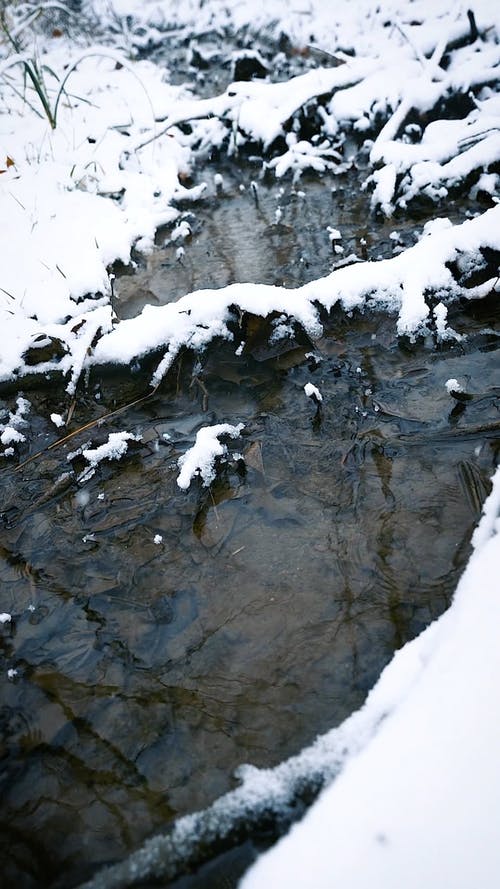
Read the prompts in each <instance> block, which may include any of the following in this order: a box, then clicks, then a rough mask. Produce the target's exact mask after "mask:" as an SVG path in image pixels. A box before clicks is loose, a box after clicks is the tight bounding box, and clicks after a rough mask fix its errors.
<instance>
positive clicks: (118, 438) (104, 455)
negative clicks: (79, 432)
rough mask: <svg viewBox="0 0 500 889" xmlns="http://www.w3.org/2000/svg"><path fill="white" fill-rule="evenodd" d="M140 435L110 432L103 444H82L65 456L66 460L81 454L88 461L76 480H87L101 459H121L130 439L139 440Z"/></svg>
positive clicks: (81, 481)
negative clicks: (96, 445)
mask: <svg viewBox="0 0 500 889" xmlns="http://www.w3.org/2000/svg"><path fill="white" fill-rule="evenodd" d="M140 440H141V436H140V435H134V434H133V433H132V432H126V431H124V432H110V433H109V435H108V440H107V441H106V442H104V444H102V445H99V446H98V447H96V448H90V447H88V446H84V447H82V448H79V449H78V450H77V451H74V452H72V453H70V454H68V456H67V460H68V461H72V460H74V458H75V457H77V456H79V455H81V456H82V457H83V458H84V459H85V460H86V461H87V463H88V466H87V467H86V468H85V469H84V470H83V471H82V472H81V473H80V474H79V476H78V479H77V480H78V482H80V483H83V482H86V481H88V480H89V479H90V478H92V476H93V475H94V473H95V471H96V469H97V467H98V465H99V463H102V461H103V460H121V459H122V457H123V456H125V454H126V453H127V451H128V446H129V445H128V443H129V442H130V441H140Z"/></svg>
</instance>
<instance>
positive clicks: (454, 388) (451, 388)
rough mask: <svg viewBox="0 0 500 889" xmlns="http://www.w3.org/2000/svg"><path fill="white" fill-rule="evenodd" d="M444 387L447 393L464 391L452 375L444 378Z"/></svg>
mask: <svg viewBox="0 0 500 889" xmlns="http://www.w3.org/2000/svg"><path fill="white" fill-rule="evenodd" d="M445 387H446V391H447V392H448V395H451V394H452V393H453V392H463V391H464V389H463V386H461V385H460V383H459V382H458V380H456V379H455V378H454V377H453V378H450V379H449V380H446V383H445Z"/></svg>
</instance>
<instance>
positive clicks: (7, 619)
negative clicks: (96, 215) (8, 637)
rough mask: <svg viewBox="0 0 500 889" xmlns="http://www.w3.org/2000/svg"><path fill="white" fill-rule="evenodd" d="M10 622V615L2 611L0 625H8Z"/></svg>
mask: <svg viewBox="0 0 500 889" xmlns="http://www.w3.org/2000/svg"><path fill="white" fill-rule="evenodd" d="M11 620H12V615H11V614H9V613H8V612H7V611H2V613H1V614H0V624H7V623H10V622H11Z"/></svg>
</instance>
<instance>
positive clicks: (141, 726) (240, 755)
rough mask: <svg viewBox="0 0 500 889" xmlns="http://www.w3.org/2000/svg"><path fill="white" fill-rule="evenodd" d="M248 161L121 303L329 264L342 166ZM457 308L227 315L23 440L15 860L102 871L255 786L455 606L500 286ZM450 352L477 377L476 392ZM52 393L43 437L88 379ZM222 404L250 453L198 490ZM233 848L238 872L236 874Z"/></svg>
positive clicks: (124, 282)
mask: <svg viewBox="0 0 500 889" xmlns="http://www.w3.org/2000/svg"><path fill="white" fill-rule="evenodd" d="M329 182H330V180H329ZM239 184H242V185H244V191H243V190H241V189H240V188H239ZM239 184H238V182H237V181H233V182H229V183H226V184H225V189H226V191H225V193H224V194H223V195H220V196H216V195H215V193H213V194H211V195H209V196H208V197H207V202H208V209H209V210H210V211H211V212H210V213H207V214H206V216H207V217H210V218H209V220H208V219H205V221H200V220H202V217H203V214H202V213H201V212H200V210H199V208H198V209H196V210H194V211H193V212H194V218H193V219H192V220H191V223H192V231H193V234H192V236H191V239H190V241H189V240H187V241H186V242H185V252H184V256H182V255H181V257H180V258H179V257H178V256H177V255H176V251H177V249H178V247H179V246H180V244H179V243H177V242H176V243H174V244H167V246H166V247H165V248H163V249H159V250H158V252H157V253H155V254H154V256H153V257H151V258H150V260H149V261H148V263H147V264H146V265H145V266H144V268H143V269H142V270H139V273H138V275H137V277H136V278H132V277H122V278H120V279H119V280H118V281H117V287H116V301H117V311H118V312H119V313H120V314H121V315H122V317H125V316H126V315H127V314H133V313H135V312H136V311H137V310H138V308H140V305H141V304H142V302H147V301H152V299H157V300H158V301H159V302H165V301H168V300H169V299H173V298H176V297H177V296H178V295H179V294H180V293H181V292H186V291H189V290H192V289H193V288H194V287H197V286H201V285H202V284H203V285H204V286H214V285H222V284H225V283H228V282H229V281H230V280H235V279H237V278H241V279H244V278H248V279H250V280H251V279H253V280H261V281H264V282H269V283H282V282H283V281H284V282H285V283H286V284H287V285H292V284H297V283H301V282H302V281H305V280H309V279H311V278H314V277H317V276H318V275H319V274H325V273H327V272H328V271H329V268H330V266H331V263H332V245H331V243H330V240H329V238H328V234H326V235H325V227H326V225H327V224H331V222H332V209H331V201H332V197H331V182H330V184H329V185H328V186H326V185H325V184H324V181H323V184H322V185H321V183H320V184H319V185H318V183H316V185H313V184H312V183H309V185H308V186H307V180H306V185H302V184H301V186H300V187H301V188H303V190H304V194H299V193H298V191H299V190H300V189H299V188H298V189H295V190H294V189H291V187H290V185H289V184H288V186H287V187H286V188H285V189H284V191H283V193H282V194H279V193H278V190H277V188H276V186H274V188H273V189H270V188H269V189H267V190H266V186H265V184H262V183H261V184H260V185H259V189H258V200H257V201H256V200H255V195H254V193H253V191H252V190H251V189H250V184H249V176H247V178H246V179H245V181H242V182H240V183H239ZM306 186H307V187H306ZM320 186H321V187H322V188H323V192H322V196H321V199H320V196H319V195H320V192H319V188H320ZM335 187H336V188H339V189H341V188H342V185H341V183H340V182H339V183H335ZM325 189H326V190H325ZM224 201H225V202H226V203H225V207H224V208H222V203H223V202H224ZM339 206H340V205H339ZM364 206H366V205H364ZM346 207H347V209H346V211H345V213H346V214H347V215H346V216H345V217H344V218H342V212H343V211H342V208H340V210H338V216H339V220H338V223H337V222H335V224H336V225H337V224H338V227H339V228H340V229H343V231H344V233H345V234H344V241H343V242H342V243H343V244H344V245H345V253H346V254H348V253H349V252H350V251H351V250H353V249H354V248H355V246H356V244H358V247H359V240H360V238H362V237H365V238H367V240H368V249H371V247H370V244H371V243H372V244H373V255H376V254H377V252H380V251H383V252H385V253H388V252H390V251H392V249H393V246H394V240H395V239H394V238H393V239H392V240H391V238H390V236H389V235H390V232H391V231H392V229H393V228H397V224H396V223H394V224H392V225H391V226H389V224H388V223H385V224H383V225H382V224H381V225H380V226H379V230H378V232H377V231H376V230H375V234H374V231H373V229H372V235H371V241H370V239H369V238H368V237H367V232H366V228H363V226H366V218H365V219H364V220H363V212H362V205H361V204H360V205H359V206H358V208H357V209H356V207H355V206H354V209H353V206H352V205H347V203H346ZM278 208H279V209H280V213H278V214H277V211H278ZM212 211H213V212H212ZM313 211H314V212H313ZM308 213H309V214H310V215H309V225H308V224H307V214H308ZM228 214H229V217H228ZM276 214H277V215H276ZM280 214H281V215H280ZM321 214H324V219H323V217H322V215H321ZM299 215H300V219H299ZM365 215H366V214H365ZM223 216H224V219H225V222H224V225H223V223H222V217H223ZM313 216H314V219H315V223H314V225H313V223H312V219H313ZM203 218H205V217H203ZM228 218H229V222H228ZM259 218H260V223H259ZM301 220H303V222H301ZM304 220H305V221H304ZM188 221H189V220H188ZM302 224H303V225H304V230H305V231H307V236H303V233H299V226H300V225H302ZM259 226H260V227H259ZM314 226H316V228H315V227H314ZM406 228H407V229H408V224H407V225H406ZM197 231H198V235H197ZM249 233H250V234H251V237H250V236H249ZM166 236H167V235H165V237H166ZM273 239H274V240H273ZM349 239H350V240H349ZM384 245H385V246H384ZM336 256H337V258H340V257H341V254H340V252H339V253H337V254H336ZM203 257H205V262H204V263H203ZM224 257H225V258H224ZM231 257H232V258H231ZM234 257H238V264H237V265H235V262H236V260H235V258H234ZM240 262H241V264H240ZM259 269H260V271H259ZM151 294H152V295H153V296H151ZM449 321H450V324H451V325H452V326H456V327H457V329H459V330H460V331H461V332H463V333H467V334H468V336H467V339H466V340H464V341H462V342H459V343H455V344H453V345H451V346H445V347H440V348H437V347H436V346H435V344H434V343H433V342H431V341H430V340H429V341H428V342H424V341H422V340H419V341H418V342H417V343H416V344H415V345H412V344H409V343H408V342H406V341H402V340H401V341H398V340H397V338H396V336H395V323H394V319H391V318H387V317H385V316H380V315H371V314H366V315H365V316H361V315H358V316H356V317H353V318H347V317H346V316H345V315H344V314H342V313H341V312H338V313H334V317H333V318H332V319H331V323H330V324H329V328H328V333H327V334H326V335H325V337H324V338H323V339H322V340H321V341H320V342H319V343H316V344H314V347H313V348H311V345H310V344H308V343H307V342H305V341H299V340H300V338H299V340H298V341H297V342H293V343H291V344H290V348H285V349H283V348H282V347H280V349H277V350H275V351H273V348H272V347H269V346H268V345H267V341H266V338H265V336H264V332H263V329H262V325H260V324H258V323H254V325H253V327H252V326H250V327H249V337H248V340H247V342H248V353H247V354H246V355H243V356H241V357H238V356H235V354H234V346H233V347H231V345H230V344H227V343H226V344H223V345H214V346H212V347H211V348H210V350H209V351H208V352H207V353H206V355H204V356H203V358H202V359H201V361H200V362H197V361H195V360H194V359H193V358H192V357H188V356H186V357H184V359H183V361H182V363H181V364H180V365H178V366H177V369H176V370H175V371H174V372H173V373H172V374H171V375H170V377H169V380H168V383H167V384H164V385H163V386H162V387H161V388H160V389H159V390H158V392H156V393H155V394H154V395H152V396H151V397H150V398H149V399H147V400H144V401H142V402H140V403H139V404H136V405H135V406H132V407H130V408H128V409H126V410H125V411H123V412H122V413H121V414H119V415H115V416H114V417H112V418H110V419H108V420H107V421H105V422H104V423H103V425H102V426H101V427H100V428H96V427H93V428H90V429H88V430H87V431H86V432H85V431H82V432H81V433H80V434H79V435H77V436H75V437H74V438H72V439H71V440H70V441H69V442H67V443H66V444H63V445H60V446H59V447H57V448H54V449H52V450H50V451H45V452H44V453H42V454H40V456H38V457H37V458H36V459H35V460H33V461H32V462H31V463H28V464H27V465H25V466H24V467H23V468H21V469H20V470H19V471H18V472H15V471H14V470H13V468H10V467H7V466H6V467H5V469H4V470H3V472H2V475H1V481H2V514H1V520H2V538H1V546H0V557H1V560H0V580H1V583H2V586H3V589H4V595H3V605H2V607H3V608H5V610H6V611H8V612H10V613H11V614H12V620H11V621H10V622H6V623H5V624H3V625H2V626H1V627H0V633H1V641H2V671H3V675H4V677H6V675H7V671H8V670H14V671H16V672H15V673H11V674H10V676H11V678H10V679H9V680H7V679H5V681H4V682H3V689H2V691H3V694H2V698H3V702H2V709H1V724H2V786H1V795H2V801H3V806H2V808H3V823H2V845H3V857H2V861H1V866H2V871H3V873H4V875H5V881H6V884H8V885H16V886H18V887H19V889H31V887H33V889H34V887H37V889H40V887H49V886H50V887H65V889H66V887H69V886H72V885H76V884H77V883H78V882H80V881H81V880H83V879H84V878H85V877H87V876H89V875H90V874H91V873H92V872H93V871H94V870H95V869H96V868H97V867H99V866H100V865H102V864H104V863H107V862H111V861H114V860H117V859H120V858H122V857H123V856H124V855H126V854H127V852H129V851H130V850H131V849H134V848H136V846H137V845H138V844H139V843H140V842H141V841H142V840H143V839H144V838H145V837H147V836H149V835H152V834H153V833H155V832H157V831H158V830H160V829H163V828H164V827H165V826H166V825H167V824H168V823H169V822H170V821H171V820H172V819H174V818H175V817H176V816H178V815H180V814H184V813H186V812H189V811H193V810H196V809H198V808H201V807H204V806H206V805H207V804H209V803H210V802H211V801H213V800H214V799H215V798H216V797H218V796H219V795H220V794H222V793H224V792H225V791H226V790H228V789H229V788H230V787H231V786H234V781H233V779H232V771H233V769H234V768H235V767H236V766H238V765H239V764H241V763H243V762H251V763H253V764H255V765H258V766H267V765H274V764H276V763H278V762H280V761H281V760H283V759H284V758H286V757H287V756H289V755H291V754H293V753H295V752H297V751H298V750H299V749H300V748H301V747H302V746H303V745H305V744H308V743H310V742H311V741H312V740H313V739H314V737H315V736H316V735H317V734H318V733H320V732H323V731H325V730H326V729H329V728H331V727H332V726H334V725H336V724H338V723H340V722H341V721H342V720H343V719H344V718H345V717H346V716H347V715H348V714H349V713H351V712H352V711H353V710H354V709H355V708H357V707H358V706H359V705H360V704H361V703H362V701H363V700H364V698H365V696H366V693H367V692H368V690H369V689H370V688H371V686H372V685H373V684H374V682H375V680H376V679H377V677H378V676H379V674H380V671H381V669H382V668H383V666H384V665H385V664H386V663H387V662H388V661H389V659H390V658H391V655H392V653H393V651H394V650H395V649H396V648H398V647H400V646H401V645H403V644H404V642H406V641H407V640H408V639H410V638H412V637H414V636H415V635H416V634H418V633H419V632H420V631H421V630H422V629H423V628H424V627H425V626H426V625H427V624H428V623H429V622H430V621H431V620H433V619H434V618H436V617H437V616H438V615H439V614H440V613H442V612H443V611H444V610H445V608H446V607H447V605H448V604H449V601H450V596H451V594H452V591H453V589H454V587H455V586H456V583H457V580H458V578H459V576H460V573H461V572H462V570H463V568H464V566H465V564H466V561H467V558H468V555H469V551H470V550H469V539H470V535H471V531H472V529H473V527H474V524H475V522H476V521H477V519H478V516H479V514H480V509H481V504H482V502H483V500H484V497H485V495H486V493H487V491H488V478H489V477H490V476H491V474H492V471H493V468H494V464H495V449H498V441H499V420H498V388H495V384H496V383H498V360H496V361H495V355H494V354H493V351H494V349H495V348H496V346H497V342H498V340H497V334H496V333H495V324H496V323H497V320H496V312H495V306H494V304H493V303H491V304H490V303H489V302H488V300H485V301H483V302H482V303H476V304H475V305H469V306H467V307H465V308H461V307H459V306H457V307H456V308H455V309H454V310H450V315H449ZM309 353H312V354H309ZM497 354H498V353H497ZM450 378H456V379H457V380H459V382H460V383H461V384H462V386H463V387H464V389H465V390H466V393H467V394H470V395H471V396H472V397H471V398H470V399H468V400H464V401H458V400H456V399H455V398H453V396H451V395H450V394H449V393H448V391H447V389H446V385H445V384H446V382H447V380H449V379H450ZM147 380H148V377H147V375H145V374H141V372H137V373H135V374H132V375H131V377H130V378H129V379H128V380H127V379H125V378H124V376H123V374H122V375H119V374H117V375H116V376H113V375H110V376H108V377H107V378H106V379H104V380H102V379H100V380H97V379H93V380H91V381H90V383H89V388H88V390H87V391H86V392H85V393H84V394H81V395H80V396H79V397H78V399H77V402H76V406H75V412H74V415H73V419H72V422H71V428H72V429H74V428H78V427H79V426H83V425H84V424H85V423H87V422H90V421H92V420H94V419H96V418H97V417H99V416H103V415H104V414H106V413H108V412H109V411H113V410H114V409H115V408H116V407H119V406H121V405H125V404H127V403H130V402H133V401H134V400H135V399H137V398H139V397H140V396H141V395H142V394H144V393H145V392H147V391H148V383H147ZM307 383H312V384H313V385H314V386H315V387H317V389H318V390H319V391H320V392H321V394H322V396H323V402H322V407H321V410H317V408H316V405H315V404H314V402H313V401H312V400H311V399H308V398H307V397H306V395H305V392H304V386H305V385H306V384H307ZM25 395H26V397H28V398H29V399H30V400H31V402H32V410H31V414H30V418H29V419H30V424H31V425H30V436H31V441H30V446H29V447H30V451H29V452H28V450H26V453H25V455H24V456H25V457H27V456H28V455H29V453H31V454H34V453H36V452H37V451H40V450H41V449H42V448H43V447H45V446H46V445H47V444H49V443H50V442H53V441H55V440H56V438H57V436H58V434H64V431H65V430H64V429H62V430H61V431H60V432H59V431H58V430H56V429H55V427H54V426H53V424H52V423H51V422H50V420H49V419H48V418H49V415H50V413H52V412H54V411H55V410H60V411H61V412H62V411H63V409H64V407H65V406H66V405H67V402H66V401H65V399H64V397H63V392H62V389H61V390H60V391H59V393H58V392H57V391H55V390H54V389H52V390H51V391H50V392H40V391H38V392H37V393H30V392H26V393H25ZM11 402H12V399H11V400H9V399H8V398H7V399H6V403H8V405H9V407H11V406H12V404H11ZM221 422H228V423H231V424H237V423H243V424H244V429H243V431H242V434H241V437H240V438H239V439H237V440H235V441H231V442H230V444H229V460H228V462H227V463H226V464H225V465H224V467H222V469H221V470H220V472H219V474H218V478H217V480H216V481H215V482H214V483H213V484H212V486H211V487H210V488H209V489H207V488H203V487H202V486H201V485H200V484H198V483H194V484H192V485H191V487H190V489H189V491H188V492H184V491H182V490H181V489H180V488H179V487H178V485H177V477H178V474H179V469H178V466H177V460H178V458H179V457H180V456H181V455H182V454H183V453H184V452H185V451H186V450H187V449H188V448H189V447H191V446H192V445H193V442H194V438H195V434H196V431H197V430H198V429H199V428H200V426H202V425H210V424H214V423H221ZM122 430H127V431H128V432H131V433H134V434H136V435H139V434H140V435H141V436H142V438H141V441H139V442H136V443H133V446H131V447H130V449H129V451H128V453H127V454H126V455H124V456H123V458H122V459H121V460H120V461H119V462H117V461H115V462H110V463H107V462H106V463H102V464H100V465H99V467H98V468H97V471H96V473H95V474H94V475H93V476H92V477H91V478H89V480H88V481H86V482H85V483H83V482H82V483H80V484H79V485H78V484H77V483H76V480H75V475H66V476H63V475H62V474H63V473H68V472H69V471H71V470H72V468H73V470H74V473H75V474H77V473H78V472H79V471H80V469H81V467H80V466H79V463H78V459H79V458H78V457H74V458H73V462H72V463H69V462H68V460H67V457H68V454H70V453H72V452H74V451H76V450H77V449H78V448H79V447H81V446H82V445H85V444H86V443H88V442H90V441H91V442H92V446H93V447H95V446H96V445H98V444H101V443H102V442H103V441H106V440H107V435H108V433H109V432H113V431H122ZM61 476H62V478H61ZM228 861H229V863H228V865H227V868H226V870H225V871H224V872H223V873H222V874H221V873H220V872H218V873H217V875H216V879H215V878H214V879H215V882H213V885H218V886H219V885H222V884H223V883H222V882H221V880H226V883H227V885H228V886H229V885H234V880H235V879H236V877H234V878H233V876H232V874H233V870H232V868H233V864H232V863H231V860H230V859H228ZM236 876H237V874H236ZM179 885H181V884H179ZM182 885H183V886H184V885H186V886H188V885H189V886H194V885H198V886H204V887H208V886H209V885H212V883H210V876H209V875H207V874H205V876H204V877H203V878H201V882H200V881H199V882H198V883H196V880H194V881H193V880H191V879H190V880H188V881H187V882H185V883H184V882H183V883H182ZM224 885H225V884H224Z"/></svg>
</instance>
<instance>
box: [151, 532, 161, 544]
mask: <svg viewBox="0 0 500 889" xmlns="http://www.w3.org/2000/svg"><path fill="white" fill-rule="evenodd" d="M153 543H154V544H156V546H159V545H160V543H163V537H162V536H161V534H155V536H154V537H153Z"/></svg>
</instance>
